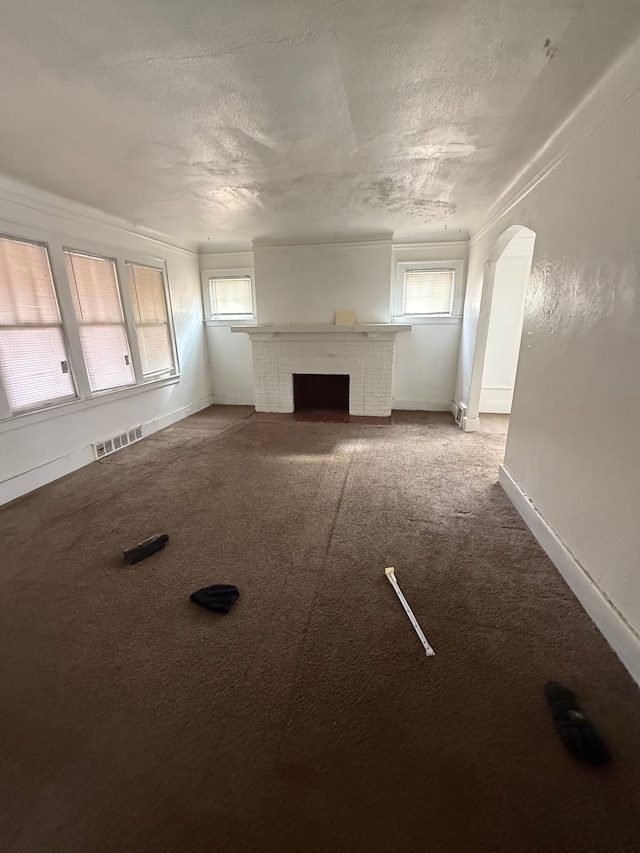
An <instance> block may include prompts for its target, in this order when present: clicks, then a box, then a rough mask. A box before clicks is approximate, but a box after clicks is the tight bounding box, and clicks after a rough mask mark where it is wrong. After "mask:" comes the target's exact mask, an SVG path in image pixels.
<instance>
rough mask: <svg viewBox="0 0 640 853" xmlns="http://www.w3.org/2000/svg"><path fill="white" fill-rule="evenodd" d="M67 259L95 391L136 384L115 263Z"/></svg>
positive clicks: (75, 257) (74, 254) (67, 256)
mask: <svg viewBox="0 0 640 853" xmlns="http://www.w3.org/2000/svg"><path fill="white" fill-rule="evenodd" d="M64 255H65V260H66V263H67V273H68V276H69V285H70V287H71V296H72V299H73V304H74V307H75V312H76V319H77V321H78V326H79V329H80V341H81V343H82V350H83V352H84V358H85V362H86V365H87V373H88V375H89V384H90V386H91V390H92V391H107V390H109V389H110V388H119V387H121V386H123V385H132V384H134V382H135V376H134V373H133V367H132V365H131V351H130V350H129V344H128V341H127V333H126V329H125V324H124V317H123V313H122V304H121V302H120V291H119V289H118V276H117V273H116V265H115V263H114V261H113V260H112V259H111V258H100V257H94V256H92V255H83V254H81V253H79V252H71V251H69V250H67V249H65V252H64Z"/></svg>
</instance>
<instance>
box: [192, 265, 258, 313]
mask: <svg viewBox="0 0 640 853" xmlns="http://www.w3.org/2000/svg"><path fill="white" fill-rule="evenodd" d="M214 278H248V279H249V281H250V282H251V317H249V316H238V317H222V318H220V319H218V318H217V317H214V316H213V310H212V308H213V306H212V300H211V280H212V279H214ZM200 284H201V286H202V308H203V311H204V321H205V323H206V324H207V326H229V325H232V326H237V325H238V323H246V324H247V325H252V324H254V323H257V322H258V321H257V319H256V316H257V314H256V276H255V270H254V269H253V267H234V268H233V269H224V270H210V269H206V270H200Z"/></svg>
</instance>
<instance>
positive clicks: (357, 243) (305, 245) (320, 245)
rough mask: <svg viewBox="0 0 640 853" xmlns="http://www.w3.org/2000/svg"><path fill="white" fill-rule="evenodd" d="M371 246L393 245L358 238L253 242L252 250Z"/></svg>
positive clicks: (388, 241)
mask: <svg viewBox="0 0 640 853" xmlns="http://www.w3.org/2000/svg"><path fill="white" fill-rule="evenodd" d="M372 246H378V247H381V246H388V247H392V246H393V241H392V240H359V241H344V242H343V241H340V240H335V241H333V242H324V243H269V244H268V245H267V244H260V243H254V244H253V251H254V252H256V251H258V250H260V251H262V250H263V249H269V250H270V249H370V248H371V247H372Z"/></svg>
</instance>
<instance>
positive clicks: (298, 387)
mask: <svg viewBox="0 0 640 853" xmlns="http://www.w3.org/2000/svg"><path fill="white" fill-rule="evenodd" d="M293 406H294V410H295V411H296V412H304V411H310V410H314V409H324V410H331V411H335V412H346V413H347V414H348V413H349V376H348V375H347V376H343V375H340V374H325V373H294V374H293Z"/></svg>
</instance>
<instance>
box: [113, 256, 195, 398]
mask: <svg viewBox="0 0 640 853" xmlns="http://www.w3.org/2000/svg"><path fill="white" fill-rule="evenodd" d="M152 260H153V259H151V258H148V259H147V260H146V261H142V260H139V259H138V260H136V259H134V258H132V257H130V256H129V255H127V257H126V258H124V260H123V262H122V266H123V267H124V272H125V273H126V278H124V277H123V276H122V272H121V270H120V266H121V265H120V264H118V270H119V272H120V278H122V279H123V280H124V281H126V283H127V284H126V287H125V288H123V289H124V290H125V291H126V305H125V303H124V301H123V307H124V310H125V319H126V318H127V316H129V312H130V317H131V330H130V334H133V336H134V340H135V342H136V346H135V347H133V349H135V351H136V352H135V359H134V371H135V373H136V384H142V385H148V384H149V383H150V382H161V381H162V380H163V379H173V378H174V377H176V376H180V364H179V362H178V348H177V346H176V334H175V328H174V324H173V323H174V321H173V305H172V304H171V290H170V289H169V276H168V272H167V264H166V261H160V260H156V262H155V263H153V262H152ZM129 267H145V268H146V269H151V270H158V272H160V274H161V276H162V288H163V294H164V307H165V311H166V312H167V326H168V329H169V345H170V347H171V356H172V359H173V366H172V368H171V371H169V372H167V371H164V372H163V373H162V375H160V376H157V375H151V376H149V377H145V375H144V371H143V369H142V360H141V359H140V343H139V341H138V332H137V329H136V323H135V314H134V311H133V305H132V304H131V290H130V287H129ZM137 362H139V365H138V363H137ZM138 367H139V370H140V373H139V375H140V377H141V379H140V382H138Z"/></svg>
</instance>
